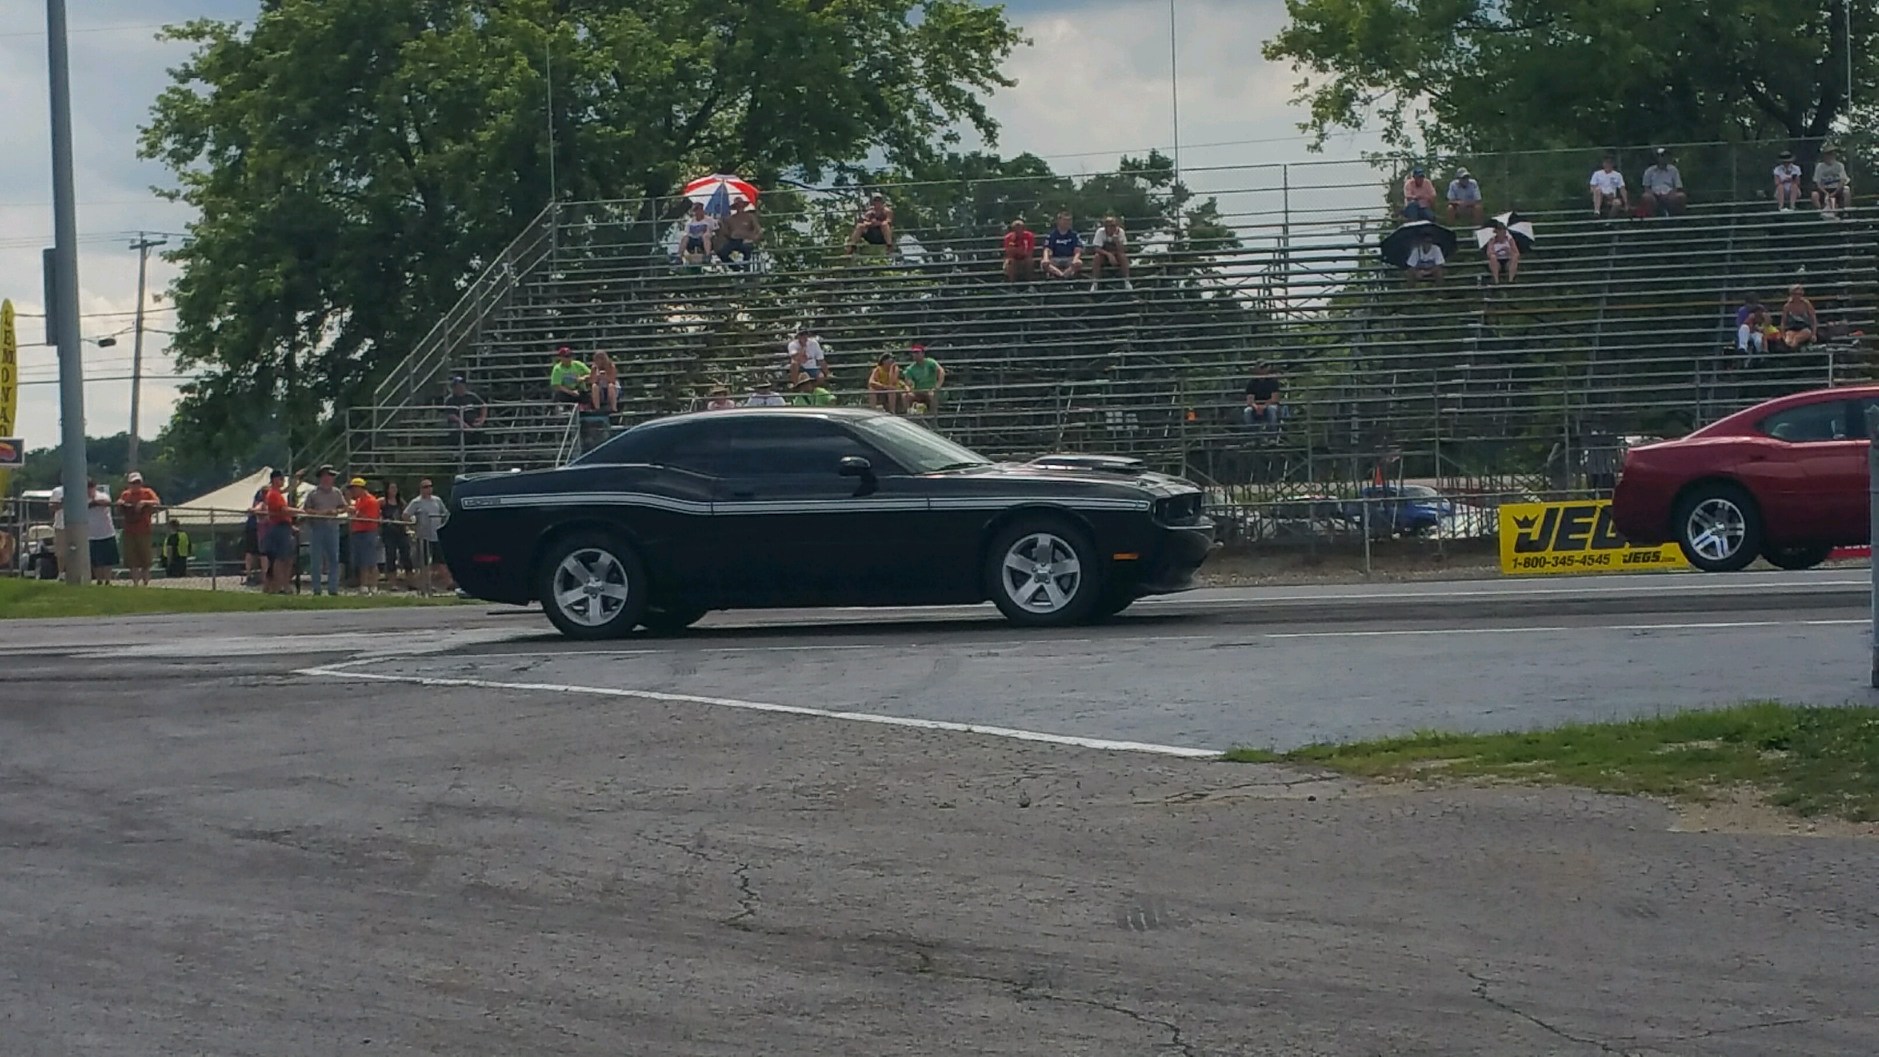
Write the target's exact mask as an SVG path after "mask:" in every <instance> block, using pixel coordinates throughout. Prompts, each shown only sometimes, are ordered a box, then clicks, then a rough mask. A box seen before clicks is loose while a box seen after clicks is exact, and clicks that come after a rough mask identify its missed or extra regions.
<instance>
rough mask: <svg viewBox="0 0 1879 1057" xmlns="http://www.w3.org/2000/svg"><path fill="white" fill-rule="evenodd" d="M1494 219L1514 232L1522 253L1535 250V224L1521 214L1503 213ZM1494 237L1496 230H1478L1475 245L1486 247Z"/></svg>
mask: <svg viewBox="0 0 1879 1057" xmlns="http://www.w3.org/2000/svg"><path fill="white" fill-rule="evenodd" d="M1494 219H1495V220H1498V221H1500V222H1501V226H1502V227H1505V228H1506V229H1507V230H1508V231H1511V232H1513V235H1514V242H1515V243H1516V244H1517V245H1519V247H1520V252H1522V253H1525V252H1527V251H1528V250H1530V249H1532V248H1533V223H1532V222H1531V221H1529V220H1527V219H1526V218H1525V217H1523V216H1521V215H1520V214H1519V213H1502V214H1500V215H1498V216H1496V217H1495V218H1494ZM1493 237H1494V229H1493V228H1492V227H1485V228H1476V229H1475V233H1474V244H1475V245H1476V246H1486V245H1487V244H1488V240H1489V239H1491V238H1493Z"/></svg>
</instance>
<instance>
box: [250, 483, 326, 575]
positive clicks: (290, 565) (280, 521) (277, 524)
mask: <svg viewBox="0 0 1879 1057" xmlns="http://www.w3.org/2000/svg"><path fill="white" fill-rule="evenodd" d="M329 472H330V471H329ZM286 483H287V475H286V474H284V473H282V472H281V471H279V470H275V471H274V472H272V473H270V474H268V482H267V488H266V490H264V491H263V492H262V493H261V502H260V504H259V505H258V506H257V507H256V510H255V513H256V515H257V516H259V517H260V519H261V554H262V556H263V557H264V558H265V559H266V561H265V562H264V563H263V565H262V570H263V572H262V580H261V590H262V592H263V593H266V594H270V595H284V594H286V593H287V592H288V590H289V587H290V584H289V581H290V580H291V579H292V577H293V574H294V550H295V545H294V506H293V504H292V503H290V502H288V501H287V493H286V492H285V491H283V490H282V488H283V486H284V485H285V484H286ZM314 491H315V492H317V491H318V489H315V490H314ZM313 494H314V493H313V492H309V493H308V494H307V497H308V498H309V499H311V498H312V497H313ZM334 526H335V527H337V526H338V523H337V522H334ZM314 593H315V594H318V592H317V591H316V592H314Z"/></svg>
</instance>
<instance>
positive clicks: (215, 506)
mask: <svg viewBox="0 0 1879 1057" xmlns="http://www.w3.org/2000/svg"><path fill="white" fill-rule="evenodd" d="M271 472H273V471H272V469H271V468H270V467H266V466H263V467H261V468H260V469H259V470H256V471H255V472H254V473H252V474H249V475H248V476H246V477H244V478H242V479H241V480H239V481H234V482H231V483H229V484H225V485H223V486H222V487H220V488H217V489H216V490H215V491H213V492H210V493H209V494H208V495H205V496H200V497H198V498H196V499H191V500H190V501H189V502H187V503H178V504H176V505H174V506H171V507H169V508H167V509H166V510H164V511H163V512H162V513H159V514H158V515H157V520H158V521H162V520H163V517H164V514H167V515H169V516H170V517H172V518H175V519H176V521H177V522H178V523H179V524H182V525H184V526H185V527H188V528H192V529H202V528H207V527H209V525H210V524H211V521H210V517H209V514H210V511H214V513H215V517H214V521H213V524H214V525H215V526H216V527H217V528H221V527H222V526H224V525H231V526H232V525H240V524H241V523H242V522H243V521H244V520H246V519H247V517H248V508H249V507H251V506H254V494H255V493H256V492H259V491H260V490H261V489H263V488H266V487H267V482H268V474H269V473H271ZM312 487H313V486H312V485H309V484H305V483H302V484H301V486H300V493H301V495H302V496H304V495H305V494H306V493H307V492H308V491H310V490H311V489H312Z"/></svg>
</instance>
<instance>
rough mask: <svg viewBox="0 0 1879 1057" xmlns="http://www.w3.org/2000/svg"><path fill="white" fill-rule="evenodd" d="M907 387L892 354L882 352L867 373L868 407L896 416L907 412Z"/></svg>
mask: <svg viewBox="0 0 1879 1057" xmlns="http://www.w3.org/2000/svg"><path fill="white" fill-rule="evenodd" d="M908 395H909V393H908V385H907V382H906V380H905V379H903V378H902V377H901V376H900V364H899V363H898V362H896V361H895V359H894V354H893V353H891V352H884V353H882V354H881V355H880V358H878V359H876V360H875V361H874V370H872V371H869V372H868V406H870V407H878V408H880V409H881V410H883V411H886V412H889V413H891V414H895V415H898V414H900V413H902V412H904V411H905V410H907V397H908Z"/></svg>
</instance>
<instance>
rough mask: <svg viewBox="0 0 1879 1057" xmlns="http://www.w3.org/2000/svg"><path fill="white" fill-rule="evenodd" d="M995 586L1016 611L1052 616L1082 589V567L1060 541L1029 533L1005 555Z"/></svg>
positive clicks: (1066, 544)
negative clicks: (999, 585)
mask: <svg viewBox="0 0 1879 1057" xmlns="http://www.w3.org/2000/svg"><path fill="white" fill-rule="evenodd" d="M999 582H1000V584H1001V585H1002V586H1003V587H1004V590H1005V595H1006V597H1008V598H1010V599H1011V600H1012V601H1013V602H1014V603H1016V604H1017V605H1018V607H1019V608H1020V609H1023V610H1025V611H1026V612H1030V613H1055V612H1057V611H1058V610H1060V609H1062V608H1064V607H1065V606H1067V605H1069V604H1070V600H1071V599H1073V598H1075V597H1076V593H1077V590H1078V588H1080V587H1081V586H1082V585H1083V565H1082V562H1080V561H1079V560H1078V559H1077V553H1076V550H1075V549H1074V548H1072V547H1071V546H1070V544H1069V543H1067V542H1065V541H1064V539H1063V538H1062V537H1060V536H1055V535H1052V534H1051V533H1048V532H1033V533H1031V534H1030V535H1028V536H1020V537H1018V540H1017V542H1015V543H1013V544H1012V545H1011V548H1010V549H1009V550H1007V551H1005V561H1004V565H1003V566H1002V567H1001V568H1000V570H999Z"/></svg>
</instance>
